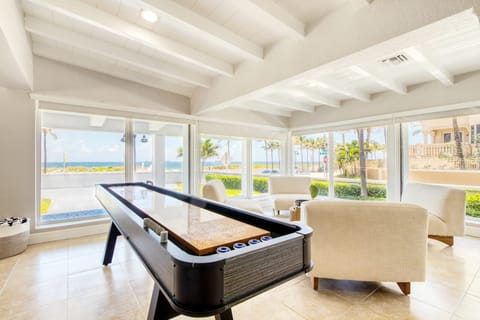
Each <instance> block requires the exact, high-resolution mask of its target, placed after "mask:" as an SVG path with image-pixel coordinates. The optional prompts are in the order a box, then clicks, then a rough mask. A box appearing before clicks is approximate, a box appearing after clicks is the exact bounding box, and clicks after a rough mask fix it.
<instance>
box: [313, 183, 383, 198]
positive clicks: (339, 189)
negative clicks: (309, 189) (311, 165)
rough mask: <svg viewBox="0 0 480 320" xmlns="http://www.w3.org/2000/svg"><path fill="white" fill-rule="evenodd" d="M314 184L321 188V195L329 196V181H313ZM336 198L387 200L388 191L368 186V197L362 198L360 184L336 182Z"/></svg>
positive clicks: (371, 185)
mask: <svg viewBox="0 0 480 320" xmlns="http://www.w3.org/2000/svg"><path fill="white" fill-rule="evenodd" d="M313 184H314V185H316V186H317V188H319V190H320V193H319V195H322V196H327V195H328V181H318V180H317V181H315V180H314V181H313ZM334 189H335V197H337V198H343V199H372V200H384V199H386V198H387V190H386V189H385V186H383V185H377V184H367V191H368V196H367V197H361V196H360V193H361V190H360V184H358V183H346V182H335V183H334Z"/></svg>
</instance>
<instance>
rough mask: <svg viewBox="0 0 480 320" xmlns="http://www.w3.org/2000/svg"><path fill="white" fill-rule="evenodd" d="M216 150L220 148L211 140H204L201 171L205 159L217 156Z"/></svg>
mask: <svg viewBox="0 0 480 320" xmlns="http://www.w3.org/2000/svg"><path fill="white" fill-rule="evenodd" d="M218 148H220V146H219V145H218V144H213V143H212V140H211V139H206V140H205V141H204V142H203V143H202V154H201V159H202V169H203V167H204V164H205V160H206V159H209V158H212V157H217V156H218Z"/></svg>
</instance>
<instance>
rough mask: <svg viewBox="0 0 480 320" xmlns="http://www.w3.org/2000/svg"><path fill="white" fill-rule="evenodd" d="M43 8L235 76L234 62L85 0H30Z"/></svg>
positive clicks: (220, 72)
mask: <svg viewBox="0 0 480 320" xmlns="http://www.w3.org/2000/svg"><path fill="white" fill-rule="evenodd" d="M30 1H31V2H33V3H35V4H36V5H39V6H41V7H43V8H47V9H50V10H52V11H54V12H57V13H59V14H62V15H64V16H67V17H69V18H72V19H75V20H77V21H80V22H82V23H85V24H88V25H91V26H94V27H96V28H99V29H102V30H105V31H107V32H109V33H112V34H115V35H117V36H120V37H123V38H125V39H128V40H131V41H134V42H136V43H139V44H142V45H144V46H147V47H149V48H151V49H153V50H155V51H157V52H159V53H162V54H165V55H168V56H170V57H173V58H175V59H178V60H181V61H184V62H187V63H189V64H192V65H195V66H197V67H200V68H204V69H206V70H210V71H213V72H215V73H217V74H221V75H224V76H230V77H231V76H233V65H231V64H229V63H226V62H225V61H222V60H219V59H216V58H214V57H212V56H211V55H208V54H205V53H203V52H200V51H197V50H195V49H192V48H190V47H188V46H186V45H184V44H181V43H178V42H176V41H173V40H171V39H169V38H166V37H162V36H160V35H158V34H156V33H155V32H152V31H149V30H146V29H143V28H141V27H139V26H137V25H135V24H132V23H129V22H126V21H125V20H122V19H120V18H118V17H116V16H113V15H111V14H108V13H106V12H103V11H101V10H98V9H96V8H94V7H91V6H89V5H87V4H85V3H82V2H79V1H74V0H69V1H63V0H30Z"/></svg>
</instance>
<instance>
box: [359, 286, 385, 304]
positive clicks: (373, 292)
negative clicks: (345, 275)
mask: <svg viewBox="0 0 480 320" xmlns="http://www.w3.org/2000/svg"><path fill="white" fill-rule="evenodd" d="M381 287H382V285H379V286H377V288H375V290H373V291H372V292H370V294H368V295H367V296H366V297H365V298H363V299H362V300H360V301H359V302H358V305H366V302H367V300H368V299H369V298H370V297H371V296H373V295H374V294H375V292H377V291H378V290H380V288H381Z"/></svg>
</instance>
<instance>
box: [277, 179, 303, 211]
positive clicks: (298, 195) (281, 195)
mask: <svg viewBox="0 0 480 320" xmlns="http://www.w3.org/2000/svg"><path fill="white" fill-rule="evenodd" d="M311 183H312V180H311V179H310V177H301V176H300V177H299V176H272V177H270V179H269V187H268V190H269V192H270V196H271V198H272V200H273V210H274V211H275V212H277V213H280V210H288V209H290V207H292V206H293V204H294V201H295V200H301V199H305V200H308V199H310V191H309V188H310V184H311Z"/></svg>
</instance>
